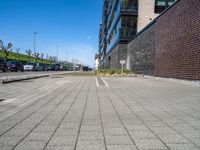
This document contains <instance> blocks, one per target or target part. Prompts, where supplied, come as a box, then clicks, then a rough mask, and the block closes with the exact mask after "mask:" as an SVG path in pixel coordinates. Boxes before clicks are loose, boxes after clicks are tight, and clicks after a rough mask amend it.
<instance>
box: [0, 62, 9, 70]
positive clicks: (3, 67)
mask: <svg viewBox="0 0 200 150" xmlns="http://www.w3.org/2000/svg"><path fill="white" fill-rule="evenodd" d="M0 70H2V71H3V72H7V70H8V67H7V63H6V61H5V60H4V59H0Z"/></svg>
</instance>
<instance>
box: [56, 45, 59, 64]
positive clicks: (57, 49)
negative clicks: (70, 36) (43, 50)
mask: <svg viewBox="0 0 200 150" xmlns="http://www.w3.org/2000/svg"><path fill="white" fill-rule="evenodd" d="M58 48H59V45H57V46H56V53H57V54H56V55H57V63H58V60H59V59H58Z"/></svg>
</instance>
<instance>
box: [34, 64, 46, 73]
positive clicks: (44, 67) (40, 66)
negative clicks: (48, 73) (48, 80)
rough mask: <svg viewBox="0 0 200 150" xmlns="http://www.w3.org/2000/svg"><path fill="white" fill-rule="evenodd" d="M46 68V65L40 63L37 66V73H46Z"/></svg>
mask: <svg viewBox="0 0 200 150" xmlns="http://www.w3.org/2000/svg"><path fill="white" fill-rule="evenodd" d="M45 69H46V66H45V65H44V64H41V63H38V64H37V65H36V68H35V71H45Z"/></svg>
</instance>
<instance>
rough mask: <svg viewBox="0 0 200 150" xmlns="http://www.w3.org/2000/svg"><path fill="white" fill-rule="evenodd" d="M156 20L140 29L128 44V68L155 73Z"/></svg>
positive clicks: (139, 71) (150, 73) (145, 72)
mask: <svg viewBox="0 0 200 150" xmlns="http://www.w3.org/2000/svg"><path fill="white" fill-rule="evenodd" d="M155 26H156V24H155V21H154V22H152V23H151V24H149V26H147V27H146V28H145V29H143V30H142V31H140V32H139V33H138V35H137V36H136V37H134V38H133V39H132V40H131V41H130V42H129V44H128V49H127V69H128V70H132V71H134V72H137V73H144V74H149V75H153V70H154V58H155Z"/></svg>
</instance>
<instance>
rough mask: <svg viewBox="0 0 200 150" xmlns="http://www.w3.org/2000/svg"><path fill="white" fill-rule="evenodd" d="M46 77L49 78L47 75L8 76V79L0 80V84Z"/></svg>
mask: <svg viewBox="0 0 200 150" xmlns="http://www.w3.org/2000/svg"><path fill="white" fill-rule="evenodd" d="M48 76H49V74H42V75H25V76H9V77H3V78H0V83H3V84H6V83H10V82H15V81H21V80H29V79H36V78H42V77H48Z"/></svg>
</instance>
